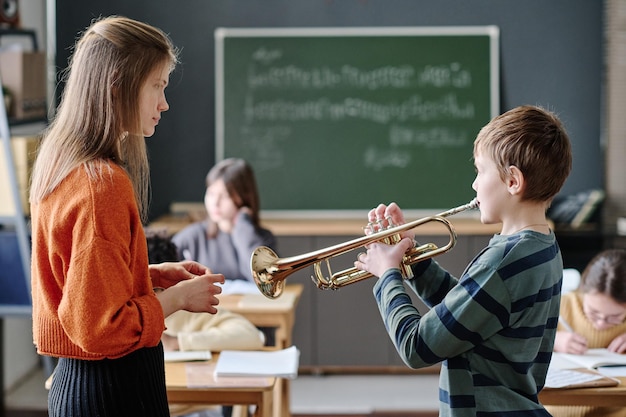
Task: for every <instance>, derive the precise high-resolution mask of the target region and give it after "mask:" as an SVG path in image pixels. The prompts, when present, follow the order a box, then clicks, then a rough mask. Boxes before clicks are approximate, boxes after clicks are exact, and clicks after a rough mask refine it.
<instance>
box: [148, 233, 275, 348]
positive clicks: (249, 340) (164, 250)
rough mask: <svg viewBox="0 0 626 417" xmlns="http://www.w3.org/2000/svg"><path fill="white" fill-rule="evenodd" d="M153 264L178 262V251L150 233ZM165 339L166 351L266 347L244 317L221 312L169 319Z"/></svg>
mask: <svg viewBox="0 0 626 417" xmlns="http://www.w3.org/2000/svg"><path fill="white" fill-rule="evenodd" d="M146 239H147V242H148V258H149V261H150V264H159V263H162V262H172V261H175V260H177V259H178V249H177V248H176V245H174V243H173V242H172V241H171V239H169V238H167V237H165V236H163V235H161V234H159V233H155V232H150V231H146ZM165 326H166V329H165V331H164V332H163V336H162V338H161V340H162V342H163V349H164V350H166V351H175V350H182V351H189V350H209V351H211V352H220V351H222V350H256V349H261V348H262V347H263V346H264V344H265V335H264V334H263V333H262V332H261V331H259V329H257V328H256V327H255V326H254V324H252V322H251V321H250V320H248V319H247V318H245V317H244V316H242V315H240V314H236V313H233V312H232V311H227V310H224V309H220V310H218V312H217V313H216V314H208V313H192V312H190V311H184V310H180V311H177V312H175V313H173V314H172V315H170V316H169V317H166V318H165Z"/></svg>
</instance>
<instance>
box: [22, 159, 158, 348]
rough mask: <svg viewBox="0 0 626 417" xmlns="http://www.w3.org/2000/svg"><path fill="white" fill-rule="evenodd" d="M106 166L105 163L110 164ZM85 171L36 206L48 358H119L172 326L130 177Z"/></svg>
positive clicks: (36, 259)
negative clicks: (158, 292)
mask: <svg viewBox="0 0 626 417" xmlns="http://www.w3.org/2000/svg"><path fill="white" fill-rule="evenodd" d="M103 164H104V162H103ZM110 166H111V169H109V168H107V165H104V166H103V175H102V178H101V179H98V180H94V179H90V178H89V177H88V176H87V173H86V171H85V169H84V168H83V167H82V166H81V167H79V168H77V169H75V170H74V171H73V172H71V173H70V174H69V175H68V176H67V177H66V178H65V179H64V180H63V181H62V182H61V184H59V186H58V187H57V188H56V189H55V190H54V191H53V192H52V193H51V194H50V195H48V196H47V197H46V198H44V199H43V201H41V202H39V203H38V204H32V205H31V215H32V235H33V254H32V298H33V339H34V343H35V345H36V346H37V351H38V352H39V353H40V354H43V355H51V356H59V357H71V358H79V359H103V358H119V357H122V356H124V355H127V354H128V353H130V352H133V351H135V350H137V349H140V348H142V347H150V346H156V345H157V344H158V343H159V340H160V338H161V334H162V332H163V330H164V328H165V325H164V317H163V310H162V308H161V305H160V303H159V301H158V299H157V298H156V296H155V295H154V292H153V291H152V286H153V285H152V282H151V279H150V275H149V272H148V252H147V245H146V238H145V235H144V232H143V226H142V223H141V220H140V217H139V213H138V210H137V206H136V203H135V198H134V193H133V188H132V184H131V182H130V179H129V178H128V176H127V174H126V172H125V171H124V170H123V169H122V168H121V167H119V166H118V165H116V164H114V163H110Z"/></svg>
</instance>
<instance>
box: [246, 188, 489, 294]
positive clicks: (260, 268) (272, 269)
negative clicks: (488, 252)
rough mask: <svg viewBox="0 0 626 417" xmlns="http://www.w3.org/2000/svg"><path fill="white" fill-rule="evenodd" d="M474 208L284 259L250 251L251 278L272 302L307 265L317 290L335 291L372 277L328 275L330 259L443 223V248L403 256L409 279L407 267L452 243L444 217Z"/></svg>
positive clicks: (425, 247)
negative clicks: (416, 229)
mask: <svg viewBox="0 0 626 417" xmlns="http://www.w3.org/2000/svg"><path fill="white" fill-rule="evenodd" d="M476 208H478V203H477V201H476V199H473V200H472V201H470V202H469V203H467V204H464V205H462V206H459V207H455V208H453V209H450V210H447V211H444V212H442V213H439V214H437V215H434V216H429V217H424V218H422V219H418V220H414V221H412V222H410V223H405V224H402V225H399V226H391V227H388V228H386V229H383V230H380V231H375V232H373V233H372V234H369V235H365V236H362V237H359V238H356V239H353V240H350V241H347V242H344V243H339V244H337V245H334V246H330V247H327V248H324V249H320V250H317V251H313V252H309V253H305V254H303V255H298V256H292V257H287V258H279V257H278V255H276V253H275V252H274V251H273V250H272V249H270V248H268V247H266V246H260V247H258V248H256V249H255V250H254V252H253V253H252V257H251V259H250V266H251V269H252V276H253V277H254V281H255V282H256V284H257V286H258V288H259V290H260V291H261V292H262V293H263V294H264V295H265V296H266V297H268V298H272V299H273V298H277V297H279V296H280V295H281V294H282V291H283V288H284V285H285V280H286V278H287V277H288V276H289V275H291V274H293V273H294V272H296V271H299V270H301V269H303V268H306V267H309V266H313V268H314V275H313V276H312V277H311V279H312V280H313V282H314V283H315V284H316V285H317V287H318V288H320V289H338V288H340V287H343V286H346V285H349V284H353V283H355V282H359V281H362V280H364V279H367V278H370V277H372V274H370V273H369V272H366V271H362V270H359V269H357V268H348V269H345V270H343V271H339V272H337V273H332V271H331V268H330V259H331V258H333V257H335V256H338V255H341V254H344V253H347V252H350V251H352V250H354V249H356V248H360V247H364V246H367V245H369V244H371V243H374V242H384V243H387V244H395V243H397V242H398V241H399V240H400V239H401V235H400V233H401V232H405V231H408V230H411V229H415V228H416V227H419V226H421V225H423V224H426V223H430V222H439V223H441V224H443V225H444V226H445V227H446V228H447V230H448V233H449V237H450V239H449V241H448V243H447V244H446V245H444V246H442V247H438V246H437V245H435V244H433V243H426V244H424V245H420V246H418V247H414V248H411V249H409V250H408V251H407V252H406V253H405V255H404V257H403V259H402V264H401V265H400V267H401V271H402V272H403V276H404V277H405V278H407V279H409V278H412V273H411V265H413V264H415V263H418V262H421V261H423V260H426V259H429V258H432V257H434V256H438V255H440V254H442V253H445V252H447V251H449V250H450V249H452V248H453V247H454V245H455V244H456V232H455V230H454V228H453V227H452V224H451V223H450V222H449V221H448V220H446V217H448V216H452V215H455V214H457V213H460V212H463V211H466V210H472V209H476ZM322 262H325V263H326V267H327V269H328V272H329V274H330V275H329V276H328V277H327V276H326V275H325V274H324V272H323V271H322V266H321V264H322Z"/></svg>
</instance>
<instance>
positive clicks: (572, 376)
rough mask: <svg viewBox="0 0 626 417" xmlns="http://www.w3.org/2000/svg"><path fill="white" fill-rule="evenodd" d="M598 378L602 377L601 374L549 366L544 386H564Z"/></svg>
mask: <svg viewBox="0 0 626 417" xmlns="http://www.w3.org/2000/svg"><path fill="white" fill-rule="evenodd" d="M598 379H602V375H598V374H590V373H586V372H578V371H575V370H573V369H559V368H555V367H549V368H548V374H547V375H546V382H545V385H544V386H545V387H546V388H564V387H568V386H571V385H576V384H582V383H586V382H591V381H596V380H598Z"/></svg>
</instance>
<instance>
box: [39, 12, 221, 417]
mask: <svg viewBox="0 0 626 417" xmlns="http://www.w3.org/2000/svg"><path fill="white" fill-rule="evenodd" d="M177 60H178V58H177V52H176V49H175V48H174V46H173V45H172V43H171V41H170V39H169V38H168V37H167V36H166V35H165V34H164V33H163V32H162V31H161V30H159V29H157V28H155V27H153V26H150V25H148V24H145V23H142V22H138V21H136V20H132V19H129V18H125V17H119V16H112V17H108V18H101V19H97V20H96V21H94V22H93V23H92V24H91V25H90V26H89V27H88V28H87V29H86V30H85V31H84V32H83V33H82V35H81V37H80V38H79V39H78V41H77V43H76V45H75V50H74V53H73V56H72V58H71V61H70V65H69V67H68V70H67V72H66V73H65V79H66V87H65V90H64V92H63V96H62V100H61V103H60V105H59V107H58V111H57V114H56V117H55V119H54V120H53V121H52V123H51V125H50V127H49V129H48V130H47V132H45V134H44V139H43V142H42V145H41V149H40V150H39V152H38V155H37V159H36V162H35V165H34V168H33V174H32V184H31V191H30V203H31V213H32V235H33V257H32V298H33V339H34V343H35V345H36V347H37V351H38V352H39V353H40V354H42V355H49V356H53V357H58V358H59V363H58V366H57V368H56V369H55V372H54V377H53V380H52V387H51V389H50V394H49V399H48V411H49V415H50V416H52V417H54V416H69V415H80V416H100V417H103V416H116V417H119V416H151V417H152V416H167V415H169V411H168V405H167V395H166V390H165V372H164V362H163V347H162V345H161V343H160V339H161V335H162V333H163V330H164V328H165V326H164V320H165V317H167V316H168V315H170V314H171V313H173V312H174V311H177V310H188V311H204V312H209V313H215V312H216V311H217V310H216V305H217V304H218V300H217V298H216V294H218V293H219V292H220V291H221V290H220V287H219V286H218V285H215V284H216V283H221V282H223V280H224V277H223V276H222V275H218V274H211V273H210V271H209V270H208V268H206V267H204V266H203V265H201V264H199V263H197V262H192V261H185V262H169V263H162V264H157V265H149V264H148V253H147V245H146V238H145V235H144V231H143V224H144V222H145V220H146V218H147V212H148V210H147V209H148V191H149V167H148V158H147V151H146V145H145V142H144V141H145V139H144V138H145V137H150V136H152V135H153V134H154V131H155V128H156V125H157V124H158V122H159V120H160V118H161V113H162V112H164V111H166V110H168V109H169V105H168V103H167V101H166V99H165V88H166V87H167V84H168V82H169V76H170V73H171V71H172V70H173V69H174V67H175V64H176V63H177Z"/></svg>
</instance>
